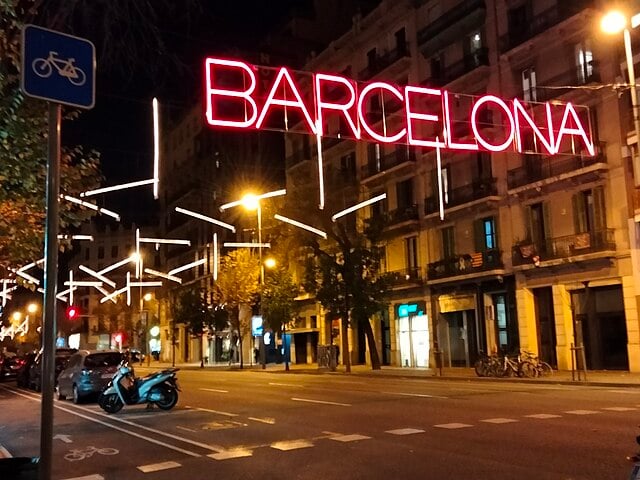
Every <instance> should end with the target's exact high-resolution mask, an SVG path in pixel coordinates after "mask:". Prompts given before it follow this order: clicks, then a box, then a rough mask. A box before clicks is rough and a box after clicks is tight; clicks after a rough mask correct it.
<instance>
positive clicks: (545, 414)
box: [525, 413, 562, 420]
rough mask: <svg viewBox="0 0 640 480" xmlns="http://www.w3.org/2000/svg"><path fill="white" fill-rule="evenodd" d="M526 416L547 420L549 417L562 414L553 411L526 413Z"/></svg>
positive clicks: (557, 416) (556, 416)
mask: <svg viewBox="0 0 640 480" xmlns="http://www.w3.org/2000/svg"><path fill="white" fill-rule="evenodd" d="M525 417H527V418H537V419H540V420H545V419H547V418H561V417H562V415H554V414H553V413H534V414H533V415H525Z"/></svg>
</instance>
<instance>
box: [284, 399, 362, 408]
mask: <svg viewBox="0 0 640 480" xmlns="http://www.w3.org/2000/svg"><path fill="white" fill-rule="evenodd" d="M291 400H293V401H295V402H309V403H321V404H323V405H338V406H339V407H350V406H351V404H350V403H340V402H328V401H326V400H312V399H310V398H296V397H292V398H291Z"/></svg>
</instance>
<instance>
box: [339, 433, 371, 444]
mask: <svg viewBox="0 0 640 480" xmlns="http://www.w3.org/2000/svg"><path fill="white" fill-rule="evenodd" d="M370 438H371V437H367V436H366V435H358V434H357V433H354V434H353V435H337V436H335V437H329V440H335V441H336V442H357V441H358V440H369V439H370Z"/></svg>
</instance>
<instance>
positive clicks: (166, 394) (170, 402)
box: [155, 388, 178, 410]
mask: <svg viewBox="0 0 640 480" xmlns="http://www.w3.org/2000/svg"><path fill="white" fill-rule="evenodd" d="M155 403H156V405H157V406H158V408H160V409H161V410H171V409H172V408H173V407H175V406H176V403H178V391H177V390H174V389H168V388H164V389H163V390H162V400H159V401H157V402H155Z"/></svg>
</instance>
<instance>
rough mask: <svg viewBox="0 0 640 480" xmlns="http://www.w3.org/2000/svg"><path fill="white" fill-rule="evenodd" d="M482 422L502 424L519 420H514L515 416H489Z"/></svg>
mask: <svg viewBox="0 0 640 480" xmlns="http://www.w3.org/2000/svg"><path fill="white" fill-rule="evenodd" d="M480 421H481V422H485V423H495V424H497V425H498V424H501V423H514V422H517V421H518V420H514V419H513V418H487V419H485V420H480Z"/></svg>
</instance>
